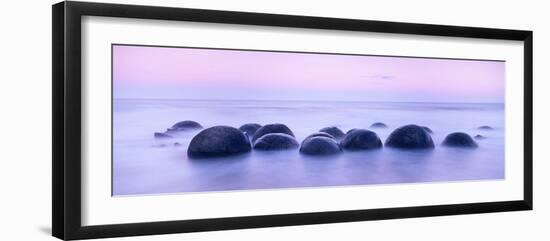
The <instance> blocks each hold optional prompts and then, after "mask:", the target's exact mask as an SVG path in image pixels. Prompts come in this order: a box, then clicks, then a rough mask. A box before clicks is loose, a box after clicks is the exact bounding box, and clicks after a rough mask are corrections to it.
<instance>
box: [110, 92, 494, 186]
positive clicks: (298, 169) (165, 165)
mask: <svg viewBox="0 0 550 241" xmlns="http://www.w3.org/2000/svg"><path fill="white" fill-rule="evenodd" d="M182 120H194V121H197V122H199V123H201V124H202V125H203V126H204V127H211V126H215V125H228V126H234V127H236V128H238V127H239V126H240V125H242V124H245V123H252V122H254V123H259V124H262V125H264V124H270V123H283V124H286V125H287V126H288V127H289V128H290V129H292V131H293V132H294V134H295V135H296V138H297V140H298V141H299V142H301V141H302V140H303V139H304V138H305V137H306V136H308V135H309V134H311V133H314V132H317V131H318V130H319V129H321V128H323V127H327V126H337V127H339V128H340V129H342V130H343V131H344V132H346V131H347V130H349V129H352V128H365V129H369V126H370V125H371V124H372V123H374V122H384V123H386V124H387V125H388V126H389V128H387V129H371V130H373V131H375V132H376V133H377V134H378V135H379V136H380V138H381V139H382V142H384V141H385V140H386V138H387V137H388V136H389V134H390V133H391V131H392V130H394V129H395V128H398V127H400V126H403V125H406V124H418V125H425V126H428V127H430V128H431V129H432V130H433V131H434V133H433V134H432V138H433V140H434V143H435V144H436V148H435V149H433V150H429V151H425V150H423V151H410V150H398V149H393V148H386V147H384V148H382V149H380V150H374V151H361V152H344V153H343V154H341V155H336V156H330V157H311V156H305V155H301V154H300V153H299V152H298V150H297V149H296V150H285V151H269V152H265V151H264V152H262V151H254V150H253V151H252V152H250V153H247V154H242V155H237V156H231V157H223V158H215V159H208V160H189V159H188V158H187V146H188V145H189V142H190V141H191V139H192V138H193V136H194V135H196V134H197V133H198V132H199V131H200V130H197V131H189V132H185V133H182V134H181V135H179V136H177V137H176V138H174V139H169V140H155V139H154V138H153V133H154V132H162V131H165V130H166V128H168V127H171V126H172V125H173V124H174V123H176V122H178V121H182ZM481 125H489V126H491V127H493V128H494V129H493V130H478V129H477V127H478V126H481ZM456 131H461V132H466V133H468V134H470V135H471V136H472V137H473V136H474V135H476V134H481V135H484V136H486V137H487V138H486V139H484V140H476V141H477V143H478V144H479V148H477V149H460V148H449V147H444V146H441V145H440V143H441V142H442V141H443V139H444V138H445V136H446V135H447V134H449V133H451V132H456ZM175 142H178V143H180V144H181V146H174V145H173V144H174V143H175ZM112 161H113V180H112V181H113V185H112V187H113V195H139V194H162V193H180V192H205V191H231V190H249V189H276V188H303V187H322V186H344V185H368V184H371V185H372V184H399V183H418V182H442V181H443V182H444V181H447V182H448V181H472V180H485V179H503V178H504V105H503V104H470V103H468V104H466V103H380V102H320V101H319V102H315V101H250V100H239V101H237V100H140V99H115V100H113V160H112Z"/></svg>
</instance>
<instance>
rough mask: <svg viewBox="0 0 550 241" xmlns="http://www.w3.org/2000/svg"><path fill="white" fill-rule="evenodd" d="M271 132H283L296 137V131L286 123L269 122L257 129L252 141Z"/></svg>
mask: <svg viewBox="0 0 550 241" xmlns="http://www.w3.org/2000/svg"><path fill="white" fill-rule="evenodd" d="M270 133H283V134H287V135H291V136H293V137H294V133H292V131H291V130H290V128H288V127H287V126H286V125H284V124H269V125H265V126H262V127H260V128H259V129H258V130H256V133H254V135H253V136H252V143H254V142H256V140H258V138H260V137H262V136H264V135H266V134H270Z"/></svg>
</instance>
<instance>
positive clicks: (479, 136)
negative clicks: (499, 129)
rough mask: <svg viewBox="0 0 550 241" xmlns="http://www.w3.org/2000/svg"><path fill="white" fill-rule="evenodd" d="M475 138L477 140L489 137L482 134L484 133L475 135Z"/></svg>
mask: <svg viewBox="0 0 550 241" xmlns="http://www.w3.org/2000/svg"><path fill="white" fill-rule="evenodd" d="M474 138H475V139H477V140H484V139H487V137H486V136H482V135H475V136H474Z"/></svg>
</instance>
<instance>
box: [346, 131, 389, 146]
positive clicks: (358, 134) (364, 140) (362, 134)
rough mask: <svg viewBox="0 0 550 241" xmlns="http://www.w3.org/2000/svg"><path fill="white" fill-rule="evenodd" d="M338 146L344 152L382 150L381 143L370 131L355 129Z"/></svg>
mask: <svg viewBox="0 0 550 241" xmlns="http://www.w3.org/2000/svg"><path fill="white" fill-rule="evenodd" d="M340 146H341V147H342V149H344V150H372V149H379V148H382V141H381V140H380V138H379V137H378V135H377V134H376V133H374V132H372V131H369V130H364V129H356V130H354V131H351V132H350V133H348V134H346V135H345V136H344V139H342V141H340Z"/></svg>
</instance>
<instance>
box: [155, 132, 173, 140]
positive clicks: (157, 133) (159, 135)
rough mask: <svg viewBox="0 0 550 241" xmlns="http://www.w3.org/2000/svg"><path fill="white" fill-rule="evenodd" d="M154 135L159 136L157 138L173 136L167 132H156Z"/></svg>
mask: <svg viewBox="0 0 550 241" xmlns="http://www.w3.org/2000/svg"><path fill="white" fill-rule="evenodd" d="M154 136H155V138H157V139H167V138H172V136H171V135H168V134H166V133H161V132H155V134H154Z"/></svg>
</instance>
